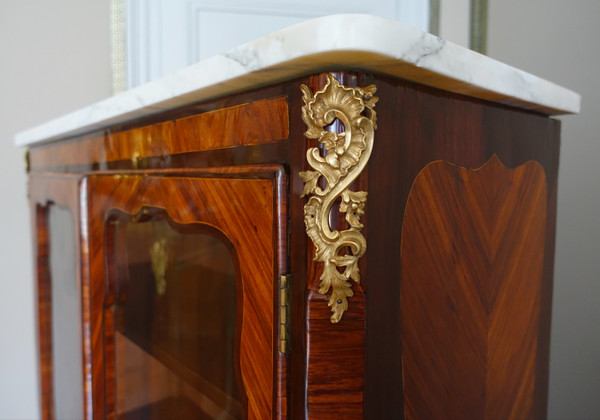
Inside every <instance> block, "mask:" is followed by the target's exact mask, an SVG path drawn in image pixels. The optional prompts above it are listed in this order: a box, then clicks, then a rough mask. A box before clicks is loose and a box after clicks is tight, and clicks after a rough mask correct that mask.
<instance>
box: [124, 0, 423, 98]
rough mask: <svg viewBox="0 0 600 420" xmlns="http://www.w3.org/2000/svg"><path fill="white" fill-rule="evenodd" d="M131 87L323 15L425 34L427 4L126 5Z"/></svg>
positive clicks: (233, 0) (347, 0)
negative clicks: (399, 25) (390, 22)
mask: <svg viewBox="0 0 600 420" xmlns="http://www.w3.org/2000/svg"><path fill="white" fill-rule="evenodd" d="M126 4H127V10H126V15H127V23H126V45H127V48H126V49H127V52H126V60H127V88H129V89H130V88H133V87H135V86H139V85H141V84H144V83H146V82H149V81H151V80H154V79H157V78H159V77H161V76H163V75H166V74H168V73H171V72H174V71H176V70H178V69H180V68H183V67H186V66H188V65H190V64H193V63H196V62H198V61H200V60H202V59H204V58H208V57H211V56H213V55H215V54H218V53H221V52H224V51H227V50H228V49H230V48H233V47H235V46H237V45H240V44H243V43H244V42H247V41H251V40H253V39H256V38H260V37H261V36H263V35H266V34H268V33H270V32H274V31H276V30H278V29H281V28H284V27H286V26H289V25H292V24H294V23H298V22H301V21H303V20H306V19H311V18H315V17H319V16H325V15H331V14H338V13H366V14H371V15H378V16H383V17H386V18H388V19H396V20H401V21H403V22H405V23H408V24H410V25H413V26H416V27H418V28H420V29H423V30H427V29H428V23H429V1H427V0H373V1H365V0H302V1H299V0H272V1H247V0H127V3H126Z"/></svg>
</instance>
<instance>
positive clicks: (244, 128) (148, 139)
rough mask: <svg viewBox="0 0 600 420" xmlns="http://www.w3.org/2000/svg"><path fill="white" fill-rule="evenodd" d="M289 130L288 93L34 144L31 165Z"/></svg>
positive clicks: (233, 141)
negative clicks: (130, 126) (117, 129)
mask: <svg viewBox="0 0 600 420" xmlns="http://www.w3.org/2000/svg"><path fill="white" fill-rule="evenodd" d="M288 135H289V115H288V105H287V100H286V98H285V97H278V98H271V99H263V100H258V101H254V102H250V103H246V104H242V105H237V106H232V107H228V108H221V109H218V110H215V111H209V112H204V113H199V114H197V115H192V116H189V117H182V118H178V119H174V120H169V121H164V122H158V123H154V124H150V125H145V126H142V127H137V128H132V129H129V130H124V131H115V132H108V133H101V134H100V133H97V134H96V135H93V134H92V135H89V136H88V137H86V138H82V139H79V140H78V141H74V142H62V143H60V144H49V145H44V146H40V147H37V148H32V149H31V151H30V165H31V168H32V170H37V169H38V168H47V167H60V166H68V165H81V164H98V163H103V162H115V161H119V160H132V162H134V168H136V169H137V167H138V166H137V161H139V159H142V158H148V157H153V156H159V157H160V156H163V157H164V156H167V155H173V154H178V153H185V152H199V151H204V150H213V149H222V148H225V147H233V146H242V145H252V144H261V143H271V142H275V141H279V140H285V139H287V138H288Z"/></svg>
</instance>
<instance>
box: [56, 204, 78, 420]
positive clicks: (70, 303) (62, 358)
mask: <svg viewBox="0 0 600 420" xmlns="http://www.w3.org/2000/svg"><path fill="white" fill-rule="evenodd" d="M47 209H48V210H47V214H48V219H47V223H48V235H49V274H50V285H49V286H50V288H49V289H50V299H49V301H50V307H51V309H50V311H51V337H52V338H51V343H52V389H53V394H54V416H55V418H57V419H79V418H81V417H82V416H83V353H82V337H81V288H80V285H79V284H78V281H77V272H76V268H77V245H76V242H75V237H76V236H75V221H74V219H73V214H72V213H71V211H70V210H68V209H66V208H62V207H58V206H56V205H53V204H51V205H49V206H48V207H47Z"/></svg>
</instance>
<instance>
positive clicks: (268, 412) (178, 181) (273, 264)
mask: <svg viewBox="0 0 600 420" xmlns="http://www.w3.org/2000/svg"><path fill="white" fill-rule="evenodd" d="M278 168H279V167H273V166H271V167H264V168H260V167H254V168H253V167H246V168H244V167H241V168H234V169H231V170H229V169H227V168H224V169H223V170H221V171H219V170H207V171H205V172H204V173H205V174H206V175H204V176H203V175H202V174H194V173H193V172H192V171H187V172H185V173H173V171H170V172H168V173H165V172H163V173H154V174H152V173H151V174H144V175H136V174H128V175H115V176H110V175H98V176H91V177H89V178H88V181H87V182H88V187H87V191H88V215H89V220H90V226H89V232H90V236H91V237H90V253H89V255H90V261H89V264H90V275H91V279H90V283H91V284H92V288H93V290H92V327H91V328H92V331H93V335H92V346H93V363H94V366H93V371H94V375H93V379H92V381H93V386H94V413H95V415H98V416H100V417H102V416H104V415H108V416H111V415H113V414H114V406H115V401H114V397H115V395H114V390H111V387H112V386H114V385H112V384H111V383H110V381H111V379H112V374H111V372H110V371H111V369H114V366H112V367H111V364H112V363H114V361H111V357H110V354H111V352H112V349H111V348H110V346H112V345H114V339H113V337H112V334H113V332H112V331H111V330H112V329H113V328H112V327H111V326H110V325H109V327H108V328H107V325H108V324H107V322H106V315H104V316H103V315H102V314H103V311H104V310H105V309H104V306H105V305H106V302H107V301H112V300H113V299H114V297H112V294H114V288H113V287H112V286H111V285H110V284H109V285H108V287H107V285H106V283H105V282H104V281H103V279H104V278H105V270H106V267H105V262H106V255H105V250H104V246H103V244H104V241H103V235H104V232H105V225H104V224H105V217H106V215H107V214H108V213H109V212H110V211H113V210H119V211H121V212H125V213H127V214H130V215H135V214H138V213H139V212H140V211H141V210H142V209H143V208H144V207H154V208H161V209H164V210H165V211H166V212H167V213H168V215H169V217H170V218H171V219H172V220H173V221H175V222H176V223H179V224H189V223H202V224H206V225H210V226H212V227H214V228H216V229H218V230H220V231H221V232H223V234H224V235H225V236H226V237H227V238H229V240H230V241H231V243H232V244H233V246H234V248H235V252H236V253H237V260H238V261H239V265H240V271H241V277H242V285H243V286H242V289H243V296H242V300H243V302H242V316H241V336H240V337H241V338H240V349H239V357H240V370H241V377H242V381H243V386H244V388H245V393H246V396H247V398H248V418H249V419H261V420H262V419H268V418H272V413H273V412H274V404H275V402H274V398H273V397H274V396H276V398H283V399H285V395H276V392H274V385H273V379H274V377H276V376H277V375H280V376H284V375H285V373H284V372H277V370H276V366H277V365H276V364H275V360H277V354H276V352H275V351H274V348H275V347H276V346H275V344H274V340H275V339H276V338H277V329H276V327H275V326H276V325H278V324H279V320H278V319H277V314H276V313H275V312H274V305H275V303H274V300H275V302H276V296H278V294H277V285H276V284H275V281H276V279H277V277H278V275H279V272H278V271H279V269H280V267H278V265H279V264H278V258H277V251H278V249H277V247H276V245H277V244H278V240H279V239H280V236H281V237H283V238H285V233H283V234H282V235H279V233H280V231H282V230H283V232H284V229H285V226H281V225H280V220H281V217H280V215H279V209H278V205H279V204H280V202H279V201H278V200H279V199H280V198H281V197H280V196H279V191H278V188H279V187H278V183H279V182H280V180H279V176H280V175H278V174H281V172H280V169H278ZM244 171H246V172H247V173H244ZM236 172H237V174H236ZM260 178H263V179H260ZM283 200H285V199H284V198H283ZM276 203H277V204H276ZM283 205H284V206H285V202H283ZM284 208H285V207H284ZM108 269H109V270H110V269H111V268H110V267H108ZM109 316H110V313H109ZM109 324H110V323H109ZM106 346H108V348H107V347H106ZM281 366H282V367H285V366H284V365H281ZM103 393H105V394H104V395H103ZM105 399H106V410H107V412H104V410H105V408H104V407H105V403H104V401H105ZM284 414H285V413H283V415H284Z"/></svg>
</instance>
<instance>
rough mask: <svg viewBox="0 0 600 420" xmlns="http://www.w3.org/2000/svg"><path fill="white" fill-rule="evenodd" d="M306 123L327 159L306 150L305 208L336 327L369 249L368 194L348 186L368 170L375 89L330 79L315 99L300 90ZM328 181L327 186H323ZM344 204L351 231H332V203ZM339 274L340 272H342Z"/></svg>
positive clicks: (316, 151) (314, 149)
mask: <svg viewBox="0 0 600 420" xmlns="http://www.w3.org/2000/svg"><path fill="white" fill-rule="evenodd" d="M301 89H302V92H303V97H302V99H303V100H304V106H303V107H302V119H303V121H304V123H305V124H306V126H307V127H308V129H307V130H306V132H305V133H304V135H305V136H306V137H307V138H309V139H315V140H318V141H319V143H322V144H323V146H324V147H325V150H326V154H325V156H322V155H321V152H320V150H319V148H318V147H312V148H310V149H308V150H307V152H306V158H307V160H308V164H309V165H310V167H311V168H312V169H313V170H309V171H305V172H300V177H302V179H303V180H304V190H303V192H302V197H304V196H308V197H309V198H308V201H307V203H306V205H305V206H304V223H305V225H306V233H307V234H308V236H309V237H310V238H311V240H312V241H313V243H314V245H315V248H316V250H315V257H314V260H315V261H317V262H322V263H323V264H324V266H323V272H322V274H321V276H320V280H321V283H320V284H319V293H321V294H323V295H324V294H327V293H328V292H329V291H330V290H331V296H330V297H329V306H330V307H331V311H332V312H333V315H332V316H331V322H332V323H337V322H339V321H340V320H341V318H342V315H343V314H344V312H345V311H346V310H347V309H348V300H347V299H348V298H349V297H350V296H352V295H353V292H352V287H351V284H350V279H352V280H354V281H355V282H356V283H359V282H360V272H359V269H358V260H359V259H360V257H362V256H363V254H364V253H365V251H366V249H367V242H366V240H365V237H364V236H363V235H362V233H361V232H360V229H361V228H362V227H363V225H362V223H361V222H360V217H361V216H362V215H364V207H365V204H366V202H367V192H366V191H351V190H349V189H348V188H349V186H350V185H351V184H352V183H353V182H354V181H355V180H356V178H357V177H358V176H359V175H360V173H361V172H362V170H363V169H364V168H365V166H366V165H367V162H368V160H369V157H370V156H371V151H372V150H373V138H374V133H375V128H376V114H375V111H374V109H373V108H374V107H375V103H376V102H377V100H378V98H377V97H375V96H373V95H374V93H375V91H376V90H377V88H376V87H375V85H371V86H367V87H362V88H360V87H347V86H343V85H341V84H340V83H339V82H338V81H337V80H336V79H335V78H334V77H333V76H332V75H329V74H328V75H327V83H326V85H325V87H324V88H323V89H322V90H319V91H317V92H316V93H315V94H314V95H313V93H312V92H311V90H310V89H309V88H308V87H307V86H305V85H302V87H301ZM336 119H337V120H339V121H340V122H341V124H342V125H343V127H344V131H343V132H341V133H334V132H331V131H327V130H326V127H327V126H329V125H330V124H331V123H333V122H334V120H336ZM321 178H324V187H321V186H320V184H319V181H320V180H321ZM337 200H341V202H340V206H339V210H340V212H342V213H345V217H346V221H347V222H348V228H347V229H346V230H342V231H339V230H333V231H332V230H331V226H330V225H329V214H330V212H331V208H332V206H333V204H334V203H335V202H336V201H337ZM340 270H342V271H341V272H340Z"/></svg>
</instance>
